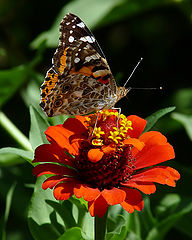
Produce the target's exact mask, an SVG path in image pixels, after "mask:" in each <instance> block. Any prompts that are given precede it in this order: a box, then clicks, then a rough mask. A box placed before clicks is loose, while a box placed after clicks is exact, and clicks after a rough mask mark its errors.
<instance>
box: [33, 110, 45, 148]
mask: <svg viewBox="0 0 192 240" xmlns="http://www.w3.org/2000/svg"><path fill="white" fill-rule="evenodd" d="M30 115H31V128H30V132H29V139H30V143H31V145H32V147H33V149H35V148H36V147H37V146H39V145H41V144H43V143H48V141H47V139H46V137H45V134H44V132H45V130H46V129H47V128H48V127H49V123H48V122H47V121H46V120H45V119H43V118H42V116H41V115H40V114H39V113H38V112H37V110H36V109H35V108H34V107H32V106H30Z"/></svg>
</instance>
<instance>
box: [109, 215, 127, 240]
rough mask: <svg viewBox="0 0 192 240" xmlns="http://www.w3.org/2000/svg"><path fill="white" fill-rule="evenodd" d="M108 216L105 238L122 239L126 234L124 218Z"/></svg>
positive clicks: (111, 239) (110, 239)
mask: <svg viewBox="0 0 192 240" xmlns="http://www.w3.org/2000/svg"><path fill="white" fill-rule="evenodd" d="M112 220H113V219H110V218H108V220H107V231H108V233H107V234H106V240H123V239H125V237H126V235H127V227H126V226H125V223H126V221H125V218H124V217H123V216H121V215H118V216H117V217H116V219H114V222H113V221H112Z"/></svg>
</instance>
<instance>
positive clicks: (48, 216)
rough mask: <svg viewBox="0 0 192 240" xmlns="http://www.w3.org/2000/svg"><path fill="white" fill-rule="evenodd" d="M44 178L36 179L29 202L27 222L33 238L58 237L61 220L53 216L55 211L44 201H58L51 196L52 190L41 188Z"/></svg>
mask: <svg viewBox="0 0 192 240" xmlns="http://www.w3.org/2000/svg"><path fill="white" fill-rule="evenodd" d="M44 180H45V177H44V176H42V177H39V178H38V179H37V182H36V185H35V189H34V193H33V196H32V198H31V202H30V204H29V211H28V224H29V229H30V231H31V234H32V236H33V238H34V239H36V240H45V239H46V240H53V239H57V238H58V237H60V235H61V230H60V229H61V226H62V224H63V221H62V220H61V218H60V217H59V216H55V214H56V213H55V211H54V210H53V208H52V207H51V206H49V205H48V204H47V203H46V201H48V200H49V201H53V202H56V203H57V202H58V201H56V199H55V198H54V197H53V194H52V190H50V189H47V190H43V189H42V183H43V181H44ZM57 219H58V220H57ZM56 221H58V222H56ZM63 232H64V229H63ZM63 232H62V233H63Z"/></svg>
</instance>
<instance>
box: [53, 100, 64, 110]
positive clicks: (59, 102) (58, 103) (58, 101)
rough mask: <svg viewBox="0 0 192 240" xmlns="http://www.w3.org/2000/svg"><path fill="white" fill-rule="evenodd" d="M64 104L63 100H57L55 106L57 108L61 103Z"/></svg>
mask: <svg viewBox="0 0 192 240" xmlns="http://www.w3.org/2000/svg"><path fill="white" fill-rule="evenodd" d="M62 104H63V101H62V100H56V101H55V103H54V106H55V107H56V108H58V107H60V106H61V105H62Z"/></svg>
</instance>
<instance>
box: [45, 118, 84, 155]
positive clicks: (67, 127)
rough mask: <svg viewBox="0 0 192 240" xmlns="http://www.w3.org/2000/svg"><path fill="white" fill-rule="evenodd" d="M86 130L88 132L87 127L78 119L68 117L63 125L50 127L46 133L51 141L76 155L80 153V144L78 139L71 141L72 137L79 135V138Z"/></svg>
mask: <svg viewBox="0 0 192 240" xmlns="http://www.w3.org/2000/svg"><path fill="white" fill-rule="evenodd" d="M84 132H86V128H85V126H84V125H83V124H82V123H81V122H80V121H79V120H78V119H75V118H68V119H67V120H66V121H65V123H64V124H63V125H62V124H59V125H57V126H51V127H48V129H47V130H46V131H45V134H46V136H47V139H48V141H49V142H50V143H53V144H55V143H56V144H57V145H58V146H60V147H61V148H62V149H67V150H68V151H69V153H70V154H72V155H76V154H78V150H79V144H78V141H75V142H74V143H71V142H70V137H72V136H73V137H74V135H77V136H78V137H77V138H78V139H79V136H80V135H81V134H82V133H84ZM73 140H74V138H73Z"/></svg>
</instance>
